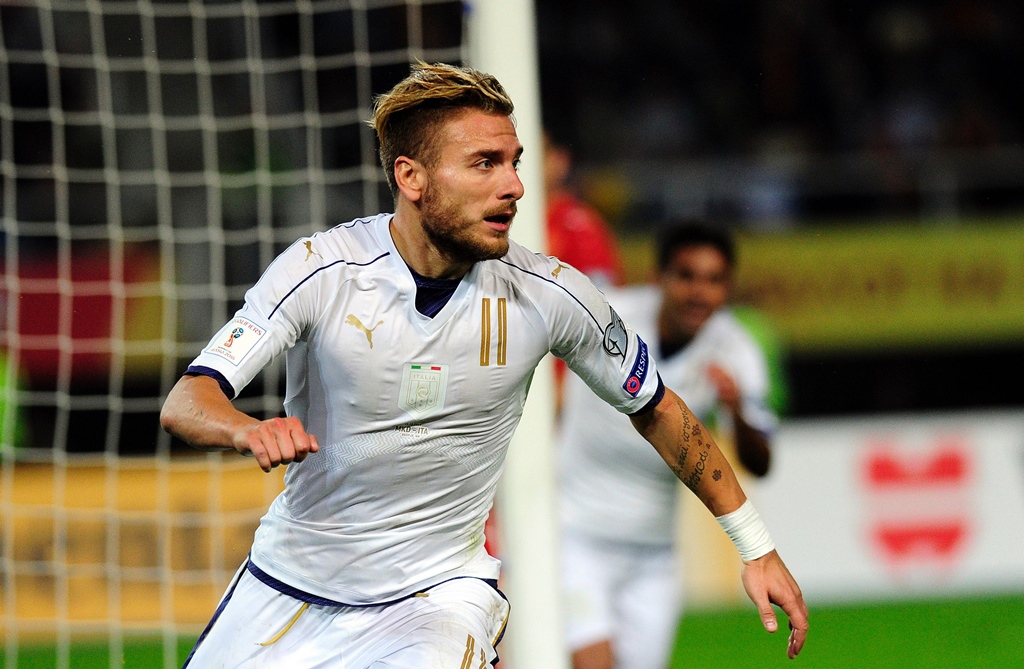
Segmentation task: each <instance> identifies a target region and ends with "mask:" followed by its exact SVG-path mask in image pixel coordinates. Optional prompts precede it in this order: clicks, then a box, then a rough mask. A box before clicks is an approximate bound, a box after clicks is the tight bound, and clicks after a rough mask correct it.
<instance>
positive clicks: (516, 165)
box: [512, 159, 522, 172]
mask: <svg viewBox="0 0 1024 669" xmlns="http://www.w3.org/2000/svg"><path fill="white" fill-rule="evenodd" d="M521 162H522V161H521V160H518V159H516V160H513V161H512V169H514V170H515V171H516V172H518V171H519V164H520V163H521Z"/></svg>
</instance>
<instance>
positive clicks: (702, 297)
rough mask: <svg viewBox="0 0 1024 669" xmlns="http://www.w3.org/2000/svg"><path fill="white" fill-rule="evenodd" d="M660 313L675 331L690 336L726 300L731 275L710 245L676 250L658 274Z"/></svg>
mask: <svg viewBox="0 0 1024 669" xmlns="http://www.w3.org/2000/svg"><path fill="white" fill-rule="evenodd" d="M660 284H661V289H662V294H663V296H664V300H665V305H664V310H663V313H665V314H666V316H667V317H668V318H670V319H671V320H672V325H673V329H674V330H675V331H676V332H679V333H682V334H685V335H687V336H688V337H693V336H694V335H696V334H697V331H698V330H700V328H701V326H703V325H704V323H705V322H706V321H707V320H708V318H709V317H710V316H711V314H713V313H714V312H715V311H716V310H717V309H718V308H719V307H721V306H722V305H724V304H725V302H726V300H728V299H729V291H730V289H731V287H732V272H731V269H730V267H729V263H728V262H727V261H726V259H725V256H723V255H722V254H721V252H720V251H719V250H718V249H716V248H715V247H714V246H710V245H706V244H701V245H696V246H684V247H682V248H680V249H677V250H676V252H675V254H674V255H673V256H672V258H671V259H670V260H669V263H668V265H667V266H666V267H665V270H664V271H663V272H662V273H661V276H660Z"/></svg>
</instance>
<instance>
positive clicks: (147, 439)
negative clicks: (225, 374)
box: [0, 0, 463, 669]
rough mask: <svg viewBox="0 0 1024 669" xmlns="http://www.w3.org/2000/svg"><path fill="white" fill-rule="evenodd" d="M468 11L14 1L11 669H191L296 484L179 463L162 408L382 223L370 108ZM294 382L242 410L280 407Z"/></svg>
mask: <svg viewBox="0 0 1024 669" xmlns="http://www.w3.org/2000/svg"><path fill="white" fill-rule="evenodd" d="M462 13H463V8H462V3H460V2H453V1H451V0H444V1H440V0H437V1H435V0H418V1H417V0H410V1H408V2H399V1H392V0H348V1H345V0H317V1H316V2H313V1H312V0H289V1H281V2H275V1H259V2H257V1H256V0H249V1H242V2H237V1H232V2H199V1H192V2H186V1H168V2H157V1H148V0H137V1H136V0H132V1H121V0H103V1H102V2H101V1H100V0H62V1H59V2H54V1H47V0H4V1H3V2H2V3H0V178H2V187H0V204H2V225H3V232H2V236H0V245H2V256H0V264H2V266H3V270H4V282H3V286H2V292H0V306H2V319H3V334H2V339H0V363H2V364H0V455H2V461H0V462H2V464H0V523H2V530H0V570H2V580H0V588H2V596H0V623H2V627H3V632H2V635H3V641H4V646H5V650H4V662H3V665H4V666H6V667H8V668H10V669H13V668H14V667H18V666H48V665H49V664H50V663H51V662H52V663H53V666H57V667H69V666H73V664H74V663H75V662H76V659H77V658H78V657H79V656H78V655H77V653H79V646H80V642H81V641H82V640H87V641H90V642H93V643H94V644H95V645H96V646H97V652H98V653H99V654H101V655H103V654H106V656H107V657H109V666H111V667H121V666H122V662H123V660H125V659H127V660H128V662H129V663H131V661H132V658H133V656H132V653H133V652H134V650H133V648H134V646H133V642H134V640H135V638H136V637H139V636H143V637H145V636H150V637H153V638H156V639H157V640H158V641H157V645H158V646H162V653H161V654H162V657H163V666H165V667H178V666H181V663H182V662H183V660H184V655H183V654H182V651H181V650H180V649H179V640H183V642H186V643H187V642H188V641H190V640H191V639H194V638H195V636H196V635H197V634H198V633H199V632H200V631H201V630H202V628H203V626H204V625H205V623H206V621H207V620H208V618H209V616H210V615H211V613H212V612H213V610H214V608H215V607H216V602H217V599H218V598H219V596H220V595H221V592H222V590H223V588H224V587H225V586H226V584H227V583H228V581H229V579H230V577H231V575H232V573H233V572H234V570H235V569H236V568H237V567H238V565H239V564H240V562H241V560H242V559H243V558H244V556H245V552H246V551H247V549H248V546H249V543H250V540H251V535H252V531H253V530H254V529H255V526H256V524H257V521H258V519H259V517H260V515H261V514H262V513H263V511H264V510H265V509H266V507H267V505H268V504H269V501H270V499H272V497H273V496H274V495H275V494H276V493H277V492H278V490H279V489H280V486H281V476H280V473H275V474H273V475H269V476H268V475H264V474H262V472H260V471H259V469H258V468H257V467H256V466H255V465H254V463H253V462H252V461H251V460H247V459H242V458H238V457H237V456H235V457H231V456H223V455H219V454H209V455H204V454H199V453H196V452H190V451H188V449H186V448H183V447H182V445H181V444H177V443H174V442H172V440H171V438H170V437H169V436H168V435H167V434H165V433H163V432H162V431H161V430H160V428H159V423H158V412H159V408H160V405H161V402H162V398H163V397H165V396H166V393H167V391H168V390H169V389H170V387H171V386H172V385H173V383H174V382H175V381H176V380H177V377H178V375H179V374H180V373H181V372H182V371H183V370H184V366H185V365H186V364H187V362H188V361H189V360H191V359H192V357H194V356H195V355H196V353H197V352H198V351H199V350H200V349H201V348H202V347H203V346H204V345H205V343H206V342H207V340H208V338H209V337H210V336H211V335H212V333H213V332H214V331H215V328H216V327H218V326H219V325H220V324H221V323H223V322H224V321H226V320H227V318H228V316H229V315H230V314H231V313H232V312H233V311H234V310H235V309H236V308H237V307H238V306H239V304H240V303H241V300H242V297H243V294H244V291H245V289H246V288H247V287H248V286H250V285H251V284H252V283H253V282H254V281H255V279H256V278H257V277H258V275H259V273H260V272H261V271H262V269H263V268H265V267H266V266H267V265H268V264H269V263H270V261H271V259H272V258H273V257H274V256H275V255H276V253H277V252H279V251H280V250H281V249H282V248H283V247H284V246H285V245H287V244H288V243H290V242H291V241H293V240H294V239H295V238H296V237H298V236H300V235H303V234H308V233H310V232H312V231H315V230H322V229H325V228H327V227H330V226H331V225H334V224H336V223H340V222H344V221H347V220H349V219H351V218H354V217H356V216H359V215H365V214H369V213H376V212H377V211H381V210H386V209H389V208H390V206H391V205H390V195H389V194H388V192H387V188H386V185H385V183H384V180H383V175H382V174H381V170H380V168H379V165H378V162H377V157H376V147H375V141H374V135H373V131H372V129H370V128H369V127H367V126H366V124H365V121H366V120H367V119H368V118H370V106H371V101H372V97H373V95H374V94H375V93H378V92H382V91H383V90H386V89H387V88H389V87H390V86H391V85H392V84H393V83H395V82H396V81H397V80H398V79H399V78H401V77H402V76H404V74H405V73H406V72H407V71H408V63H410V62H412V61H413V60H414V59H416V58H419V59H423V60H426V61H431V62H433V61H446V62H459V61H461V60H462V57H463V47H462V42H463V28H462V24H463V17H462ZM281 371H282V370H281V367H280V366H279V365H274V366H272V367H271V368H270V369H268V370H267V371H266V372H265V373H264V375H263V376H262V378H261V379H259V380H257V382H256V383H254V384H253V387H252V388H250V389H248V390H247V392H246V393H244V394H243V396H242V398H240V400H239V401H238V402H237V406H238V407H239V408H240V409H242V410H244V411H248V412H250V413H253V414H254V415H270V414H275V413H277V412H279V411H280V409H281V397H280V393H281V391H282V390H283V383H282V381H283V379H282V374H281ZM38 647H43V648H45V650H44V651H39V650H38ZM37 652H43V653H44V654H43V655H38V656H37V655H35V654H34V653H37ZM186 652H187V651H186ZM47 653H48V654H47ZM40 657H42V658H45V659H44V660H40V659H38V658H40ZM40 662H43V664H40Z"/></svg>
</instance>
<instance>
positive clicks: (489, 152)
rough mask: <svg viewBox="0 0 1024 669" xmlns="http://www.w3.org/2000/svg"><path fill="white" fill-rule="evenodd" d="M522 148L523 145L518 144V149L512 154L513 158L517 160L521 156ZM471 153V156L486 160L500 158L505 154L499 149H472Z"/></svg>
mask: <svg viewBox="0 0 1024 669" xmlns="http://www.w3.org/2000/svg"><path fill="white" fill-rule="evenodd" d="M523 150H524V149H523V147H522V146H520V147H519V149H518V150H517V151H516V152H515V154H514V155H513V160H519V158H520V157H522V155H523ZM471 155H472V157H473V158H487V159H488V160H500V159H501V158H503V157H504V156H505V152H504V151H502V150H501V149H480V150H479V151H474V152H473V153H472V154H471Z"/></svg>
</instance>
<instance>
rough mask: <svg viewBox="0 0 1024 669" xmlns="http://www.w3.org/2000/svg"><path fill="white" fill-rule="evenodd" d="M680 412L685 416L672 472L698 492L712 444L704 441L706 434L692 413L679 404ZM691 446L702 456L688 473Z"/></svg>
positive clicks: (684, 483)
mask: <svg viewBox="0 0 1024 669" xmlns="http://www.w3.org/2000/svg"><path fill="white" fill-rule="evenodd" d="M679 410H680V412H681V413H682V415H683V430H682V434H681V435H680V439H679V441H680V445H679V453H678V455H677V456H676V463H675V465H673V467H672V471H673V472H675V474H676V476H677V477H679V479H680V480H681V481H682V482H683V485H685V486H686V487H687V488H689V489H690V490H692V491H694V492H696V491H697V486H698V485H699V484H700V480H701V478H702V477H703V476H704V468H705V463H706V462H707V459H708V455H710V454H711V442H710V441H706V440H705V439H704V437H703V435H704V432H703V430H702V429H701V426H700V424H699V423H696V424H695V423H694V422H692V421H691V420H690V412H689V411H688V410H687V409H686V407H685V406H684V405H682V404H681V403H680V404H679ZM691 445H695V446H696V447H697V450H698V452H699V453H700V455H699V456H698V458H697V462H695V463H694V464H693V467H692V468H691V469H690V471H689V472H687V471H686V458H687V456H688V455H689V454H690V446H691ZM719 478H721V474H719ZM715 480H717V479H715Z"/></svg>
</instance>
